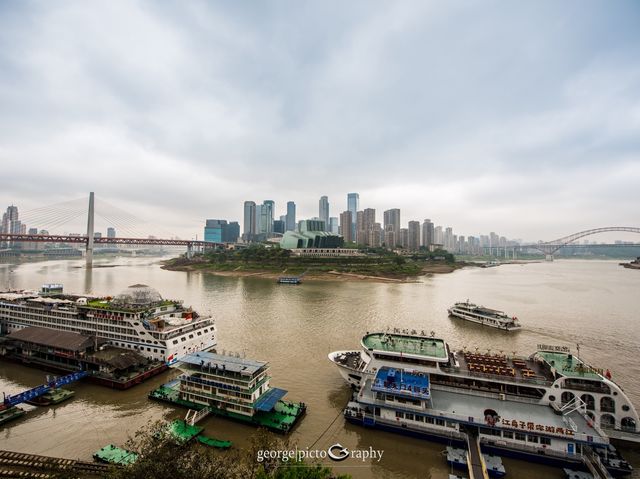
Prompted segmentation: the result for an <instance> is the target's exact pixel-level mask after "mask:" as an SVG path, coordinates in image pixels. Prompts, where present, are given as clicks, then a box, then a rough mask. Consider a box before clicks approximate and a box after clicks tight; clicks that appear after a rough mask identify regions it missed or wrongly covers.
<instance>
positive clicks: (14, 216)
mask: <svg viewBox="0 0 640 479" xmlns="http://www.w3.org/2000/svg"><path fill="white" fill-rule="evenodd" d="M0 232H2V233H5V234H25V233H26V232H27V225H23V224H22V222H21V221H20V220H19V219H18V207H17V206H14V205H11V206H9V207H7V211H6V212H5V213H3V215H2V228H1V230H0ZM2 246H3V247H12V248H20V247H21V245H20V243H19V242H15V243H12V242H8V243H3V244H2Z"/></svg>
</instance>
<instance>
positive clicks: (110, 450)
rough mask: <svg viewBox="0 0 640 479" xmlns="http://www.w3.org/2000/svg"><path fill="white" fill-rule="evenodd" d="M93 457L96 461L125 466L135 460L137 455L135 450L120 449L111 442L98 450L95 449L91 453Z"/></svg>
mask: <svg viewBox="0 0 640 479" xmlns="http://www.w3.org/2000/svg"><path fill="white" fill-rule="evenodd" d="M93 458H94V459H95V460H96V461H98V462H104V463H107V464H118V465H120V466H127V465H129V464H133V463H134V462H136V461H137V460H138V455H137V454H136V453H135V452H131V451H127V450H126V449H120V448H119V447H116V446H114V445H113V444H109V445H107V446H104V447H103V448H102V449H100V450H99V451H96V452H95V453H94V454H93Z"/></svg>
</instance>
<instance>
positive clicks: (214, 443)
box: [198, 435, 232, 449]
mask: <svg viewBox="0 0 640 479" xmlns="http://www.w3.org/2000/svg"><path fill="white" fill-rule="evenodd" d="M198 442H199V443H201V444H204V445H205V446H210V447H215V448H217V449H229V448H230V447H231V445H232V442H231V441H223V440H222V439H216V438H214V437H208V436H203V435H199V436H198Z"/></svg>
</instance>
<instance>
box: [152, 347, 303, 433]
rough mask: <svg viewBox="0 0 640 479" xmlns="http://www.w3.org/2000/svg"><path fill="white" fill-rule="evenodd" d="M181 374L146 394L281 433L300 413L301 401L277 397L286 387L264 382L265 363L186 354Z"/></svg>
mask: <svg viewBox="0 0 640 479" xmlns="http://www.w3.org/2000/svg"><path fill="white" fill-rule="evenodd" d="M179 367H180V369H182V370H183V371H184V374H182V375H181V376H179V377H178V378H177V379H176V380H174V381H172V382H170V383H167V384H164V385H162V386H160V387H159V388H157V389H155V390H153V391H151V393H150V394H149V398H150V399H153V400H156V401H162V402H165V403H168V404H172V405H175V406H181V407H185V408H188V409H193V410H196V411H200V410H202V409H204V408H205V407H206V408H209V411H210V414H213V415H215V416H219V417H226V418H229V419H232V420H236V421H239V422H243V423H245V424H250V425H254V426H257V427H265V428H267V429H270V430H272V431H275V432H279V433H283V434H286V433H288V432H289V431H291V429H292V428H293V427H294V426H295V425H296V423H297V422H298V421H299V420H300V418H301V417H302V416H303V415H304V414H305V412H306V409H307V406H306V404H304V403H292V402H288V401H283V400H282V397H283V396H284V395H285V394H286V393H287V391H285V390H283V389H278V388H272V387H270V386H269V380H270V376H269V375H268V369H269V367H268V363H266V362H263V361H255V360H250V359H241V358H236V357H231V356H223V355H219V354H214V353H208V352H199V353H193V354H189V355H187V356H185V357H183V359H181V362H180V364H179Z"/></svg>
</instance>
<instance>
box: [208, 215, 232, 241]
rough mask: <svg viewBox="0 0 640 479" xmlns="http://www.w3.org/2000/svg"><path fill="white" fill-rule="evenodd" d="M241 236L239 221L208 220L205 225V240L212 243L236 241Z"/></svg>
mask: <svg viewBox="0 0 640 479" xmlns="http://www.w3.org/2000/svg"><path fill="white" fill-rule="evenodd" d="M239 236H240V224H239V223H238V222H237V221H232V222H231V223H228V222H227V220H207V222H206V224H205V227H204V240H205V241H209V242H212V243H235V242H236V241H238V237H239Z"/></svg>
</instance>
